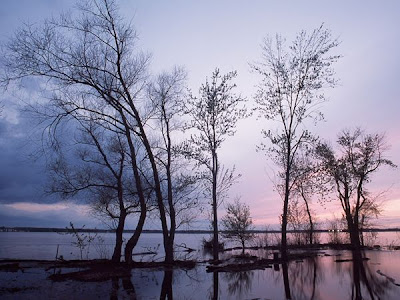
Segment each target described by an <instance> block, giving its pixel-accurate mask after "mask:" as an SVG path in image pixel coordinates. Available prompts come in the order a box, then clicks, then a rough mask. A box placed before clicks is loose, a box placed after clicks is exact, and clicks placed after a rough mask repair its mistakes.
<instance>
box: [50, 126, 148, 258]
mask: <svg viewBox="0 0 400 300" xmlns="http://www.w3.org/2000/svg"><path fill="white" fill-rule="evenodd" d="M79 125H80V127H79V128H78V129H77V130H79V132H80V133H79V134H77V135H76V136H75V139H74V140H72V141H71V143H70V144H68V145H65V144H66V142H63V144H64V146H63V147H58V148H56V149H54V153H53V154H52V157H54V158H53V159H51V160H50V161H49V163H48V168H49V171H50V177H51V180H50V189H49V192H51V193H57V194H60V195H61V196H62V197H63V198H66V199H71V198H73V197H75V196H77V195H78V196H80V197H83V198H87V199H88V203H89V204H90V206H91V209H92V211H93V212H94V214H95V215H97V216H99V217H101V218H102V219H106V220H111V221H112V224H113V227H114V228H115V230H116V239H115V247H114V252H113V255H112V260H113V261H115V262H119V261H120V260H121V250H122V244H123V238H122V234H123V230H124V227H125V221H126V218H127V217H128V215H130V214H133V213H137V212H140V209H139V206H140V205H139V201H138V197H137V192H136V190H135V188H134V185H132V181H133V180H134V179H133V178H132V177H133V175H132V169H131V167H130V164H129V155H128V153H127V148H126V143H125V142H124V139H123V136H121V135H120V134H116V133H114V132H112V131H109V130H105V129H104V128H103V127H101V126H99V125H98V124H96V123H93V122H86V123H83V122H79ZM71 151H72V152H73V155H71V153H68V152H71ZM142 173H145V172H144V171H143V170H142ZM150 192H151V189H150V187H148V193H150ZM138 210H139V211H138Z"/></svg>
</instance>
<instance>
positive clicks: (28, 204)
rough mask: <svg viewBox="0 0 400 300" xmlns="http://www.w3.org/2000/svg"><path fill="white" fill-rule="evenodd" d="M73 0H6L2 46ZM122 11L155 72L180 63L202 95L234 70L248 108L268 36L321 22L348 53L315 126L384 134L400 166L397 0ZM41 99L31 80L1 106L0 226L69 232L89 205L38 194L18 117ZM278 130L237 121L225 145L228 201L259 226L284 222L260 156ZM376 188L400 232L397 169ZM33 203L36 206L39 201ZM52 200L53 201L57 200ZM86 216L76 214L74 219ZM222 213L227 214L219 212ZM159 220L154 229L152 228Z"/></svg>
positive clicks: (143, 5)
mask: <svg viewBox="0 0 400 300" xmlns="http://www.w3.org/2000/svg"><path fill="white" fill-rule="evenodd" d="M72 2H73V1H68V0H64V1H61V0H35V1H30V0H2V1H1V6H0V41H1V43H3V42H4V41H6V40H7V38H8V36H9V35H10V34H12V33H13V32H14V30H15V29H16V28H17V27H18V26H19V25H21V24H22V23H23V22H28V23H34V22H38V21H40V20H42V19H43V18H46V17H49V16H51V14H55V15H57V14H58V13H59V12H61V11H62V10H63V9H68V8H71V7H72ZM118 3H120V7H121V12H122V14H123V15H124V17H126V18H128V19H132V22H133V24H134V25H135V27H136V29H137V31H138V33H139V37H140V46H141V48H142V49H143V50H146V51H149V52H151V53H152V65H151V69H152V71H153V72H159V71H162V70H168V69H170V68H171V67H172V66H174V65H183V66H185V67H186V69H187V70H188V72H189V87H190V88H191V89H192V90H193V91H197V89H198V87H199V86H200V84H201V83H202V82H204V80H205V78H206V76H210V74H211V72H212V71H213V70H214V68H215V67H219V68H221V70H222V72H228V71H231V70H237V71H238V74H239V75H238V78H237V81H236V83H237V85H238V91H240V92H241V94H242V95H243V96H245V97H246V98H248V99H249V102H250V104H251V103H252V101H253V100H252V96H253V95H254V93H255V91H256V87H255V85H256V84H257V83H258V82H259V80H260V78H259V77H258V76H257V75H256V74H252V73H251V72H250V67H249V63H251V62H254V61H257V60H259V59H260V57H261V50H260V44H261V43H262V40H263V38H264V37H265V36H267V35H270V36H273V35H275V33H280V34H282V35H283V36H285V37H287V40H288V42H290V40H291V39H292V38H293V37H294V36H295V34H296V33H297V32H298V31H300V30H301V29H306V30H312V29H314V28H316V27H318V26H320V25H321V24H322V23H324V24H325V26H326V27H327V28H329V29H331V31H332V33H333V35H334V36H337V37H338V38H339V40H340V41H341V44H340V46H339V47H337V49H336V50H335V51H336V52H337V53H340V54H342V55H343V58H342V59H341V60H340V61H339V62H338V63H337V65H336V72H337V78H339V79H340V85H339V86H338V87H337V88H335V89H334V90H327V91H326V95H327V96H328V98H329V99H330V102H328V103H326V104H325V105H324V106H323V108H322V111H323V113H324V114H325V117H326V121H325V122H324V123H319V124H318V125H317V127H316V128H313V129H312V130H314V131H315V132H316V133H318V134H319V135H320V136H321V137H322V138H324V139H326V140H330V141H331V142H332V144H333V143H334V142H335V139H336V135H337V133H338V132H339V131H340V130H341V129H344V128H354V127H355V126H361V127H363V128H365V129H366V130H367V131H368V132H384V133H385V134H386V137H387V140H388V143H389V144H390V145H391V148H390V149H389V151H388V156H389V158H390V159H392V160H393V161H394V162H395V163H396V164H400V131H399V129H400V118H399V116H398V114H399V113H400V99H399V95H400V84H399V75H400V73H399V70H400V59H399V57H398V54H399V53H400V42H399V41H400V19H399V17H398V12H399V11H400V2H399V1H384V2H378V1H351V2H349V1H335V2H321V1H307V2H304V1H296V2H295V3H294V2H289V1H286V2H284V3H281V2H278V1H261V0H259V1H247V2H245V1H233V0H222V1H184V0H180V1H147V0H141V1H128V0H121V1H118ZM37 96H38V87H37V86H36V85H35V83H28V84H27V90H24V91H23V92H21V91H20V92H18V93H15V92H14V91H12V90H8V91H7V92H2V94H0V100H1V101H2V102H3V104H4V105H5V108H4V111H3V115H2V116H1V117H0V151H1V152H0V153H1V154H0V226H1V225H12V226H14V225H29V226H33V225H37V226H66V225H68V223H69V221H70V220H71V221H74V222H75V223H78V224H86V225H87V226H90V225H93V226H95V225H96V224H99V223H98V221H97V220H87V217H86V216H85V214H84V211H85V207H83V206H79V205H65V204H64V203H53V202H58V200H57V199H54V198H53V199H46V198H44V197H43V196H42V193H41V189H42V184H43V176H40V174H42V171H43V170H42V168H41V166H40V163H36V164H32V163H31V162H30V160H29V159H28V158H27V156H26V154H27V153H29V152H30V151H29V150H30V147H29V145H30V143H29V142H27V141H29V139H28V136H29V135H30V133H29V130H28V127H29V121H28V120H24V119H22V118H21V114H20V113H19V108H18V103H20V100H21V99H22V100H26V99H29V98H33V97H37ZM269 126H274V124H272V123H267V122H266V121H264V120H259V121H257V120H255V119H254V118H252V119H249V120H245V121H242V122H240V123H239V125H238V131H237V134H236V135H235V136H234V137H232V138H230V139H228V140H227V141H226V143H225V144H224V145H223V149H222V151H221V154H220V158H221V159H222V161H223V163H224V164H225V165H227V166H232V165H233V164H235V165H236V168H237V170H238V171H239V172H240V173H241V174H243V177H242V179H241V181H240V182H239V183H238V184H237V185H236V186H235V187H234V188H233V189H232V191H231V196H232V197H231V198H233V197H234V196H235V195H241V197H242V200H243V201H245V202H247V203H248V204H249V206H250V209H251V211H252V216H253V218H254V221H255V223H256V224H257V226H260V227H262V226H264V225H265V224H276V223H278V215H279V214H280V213H281V209H282V208H281V206H282V205H281V201H280V200H279V196H278V195H277V194H276V193H275V192H274V191H273V187H272V183H271V178H273V176H274V171H275V170H276V167H275V166H274V165H273V163H272V162H270V161H269V160H268V158H267V157H266V156H265V155H264V154H263V153H256V151H255V148H256V145H257V144H259V143H260V141H261V134H260V131H261V129H262V128H269ZM370 189H371V191H374V192H375V193H378V192H380V191H384V190H388V192H387V193H386V194H385V196H384V197H383V199H384V200H385V202H384V211H383V213H382V217H381V220H380V224H382V226H400V169H399V168H398V169H395V170H390V169H382V170H381V171H380V172H379V174H377V175H376V176H375V177H374V180H373V182H372V183H371V186H370ZM33 203H37V204H33ZM52 203H53V204H52ZM313 209H314V210H316V211H317V212H318V213H319V220H320V221H324V220H325V219H327V218H331V217H332V216H333V215H335V216H336V217H339V216H340V210H339V207H338V206H337V203H336V202H332V203H330V204H329V205H327V206H326V208H321V207H319V206H318V204H317V202H316V203H313ZM78 211H80V213H77V212H78ZM221 213H223V208H222V209H221ZM156 225H157V222H156V221H153V224H150V225H149V226H156Z"/></svg>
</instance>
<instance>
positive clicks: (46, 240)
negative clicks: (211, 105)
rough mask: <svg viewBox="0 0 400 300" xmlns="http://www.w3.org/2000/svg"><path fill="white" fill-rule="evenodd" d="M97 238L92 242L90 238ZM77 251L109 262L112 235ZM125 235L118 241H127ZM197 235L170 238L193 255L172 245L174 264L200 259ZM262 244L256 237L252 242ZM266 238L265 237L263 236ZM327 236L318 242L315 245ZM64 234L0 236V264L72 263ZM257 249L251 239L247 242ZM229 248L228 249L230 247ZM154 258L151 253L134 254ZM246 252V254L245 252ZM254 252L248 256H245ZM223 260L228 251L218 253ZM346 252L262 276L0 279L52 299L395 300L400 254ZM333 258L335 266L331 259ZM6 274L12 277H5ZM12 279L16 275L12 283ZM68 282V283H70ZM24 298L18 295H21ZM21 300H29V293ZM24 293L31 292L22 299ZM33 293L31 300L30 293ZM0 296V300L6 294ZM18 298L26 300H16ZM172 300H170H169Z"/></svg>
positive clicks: (150, 246)
mask: <svg viewBox="0 0 400 300" xmlns="http://www.w3.org/2000/svg"><path fill="white" fill-rule="evenodd" d="M99 236H100V237H101V239H98V237H99ZM99 236H97V237H96V238H95V239H94V241H93V242H92V243H91V245H90V247H89V248H85V249H84V250H83V253H82V255H83V258H87V257H88V258H99V257H103V256H104V257H109V256H110V255H111V253H112V244H113V238H114V237H113V234H101V235H99ZM128 237H129V235H126V236H125V238H128ZM203 238H209V235H203V234H178V235H177V237H176V244H177V245H181V246H186V247H190V248H194V249H196V251H194V252H192V253H190V254H187V253H186V252H184V251H179V249H183V248H182V247H177V252H176V257H177V258H180V259H191V258H197V259H201V258H202V259H204V258H207V257H208V256H207V254H205V253H204V252H203V251H202V250H201V244H202V240H203ZM263 238H265V237H262V236H260V237H259V238H258V239H259V241H258V242H260V241H261V240H262V239H263ZM269 238H270V239H271V240H272V239H273V238H274V237H273V236H270V237H269ZM326 239H329V236H321V240H326ZM161 241H162V240H161V234H150V233H145V234H143V235H142V237H141V240H140V241H139V244H138V246H137V248H136V250H135V253H136V254H137V255H136V256H135V257H134V259H135V260H162V258H163V251H162V245H161ZM73 242H74V239H73V237H72V236H70V235H65V234H57V233H30V232H29V233H26V232H0V259H5V258H18V259H54V258H55V256H56V253H57V248H58V256H60V255H62V256H63V257H64V258H65V259H71V258H79V257H80V251H79V249H78V248H77V247H76V246H74V245H73V244H72V243H73ZM371 242H373V243H374V244H381V245H382V246H386V245H393V244H399V243H398V242H399V240H398V234H397V233H380V234H379V235H378V237H376V238H375V240H373V241H371ZM253 243H257V241H255V242H253ZM230 245H233V244H230ZM144 252H156V254H154V255H147V254H140V253H144ZM249 252H250V251H249ZM253 254H254V253H253ZM223 255H224V256H225V258H226V257H227V256H229V255H231V252H229V253H224V254H223ZM257 255H258V256H262V257H270V256H271V252H268V251H264V252H263V251H259V252H258V253H257ZM353 255H354V254H353V253H352V252H351V251H343V250H341V251H336V250H323V251H321V250H319V251H317V256H315V257H313V258H309V259H302V260H297V261H291V262H290V263H288V265H287V266H285V265H276V266H271V267H270V268H266V269H262V270H251V271H243V272H233V273H228V272H226V273H225V272H220V273H208V272H206V263H201V264H198V265H197V267H195V268H194V269H191V270H182V269H174V270H166V271H165V270H162V269H160V270H154V269H151V270H150V269H133V270H132V273H131V277H130V278H120V279H115V280H109V281H107V282H100V283H99V282H97V283H91V282H90V283H86V282H85V283H84V284H81V285H80V286H78V287H76V288H75V286H74V289H72V290H71V289H68V291H69V292H68V293H69V294H67V295H65V294H62V292H60V291H62V290H63V289H64V288H67V287H68V286H69V287H70V286H71V284H72V283H68V282H67V283H65V282H64V283H51V282H49V281H46V280H41V281H40V282H39V281H38V278H46V276H48V274H42V273H40V272H43V271H39V270H36V271H35V270H33V269H32V270H31V271H30V272H25V273H23V274H22V273H21V274H19V275H18V274H12V275H10V273H1V274H0V281H3V283H4V284H5V285H7V286H12V285H13V284H14V283H15V282H18V281H19V282H21V281H23V282H26V284H27V285H28V284H29V283H31V285H34V286H36V288H37V289H36V291H38V292H37V293H44V294H43V295H45V298H54V297H55V298H57V299H72V298H74V299H129V298H133V295H135V296H134V297H136V299H146V300H147V299H160V296H163V295H165V294H169V295H170V296H171V297H173V298H174V299H249V300H250V299H287V298H288V293H289V295H290V297H291V299H322V300H332V299H388V300H398V299H400V286H399V284H400V251H398V250H397V251H396V250H390V248H383V249H381V250H368V251H364V252H363V253H362V255H363V256H364V257H365V258H368V260H363V261H359V260H358V261H357V262H356V261H355V260H352V258H353ZM338 260H339V261H338ZM13 276H14V277H13ZM18 276H19V277H18ZM74 284H75V283H74ZM24 293H25V294H24ZM24 293H22V294H21V295H22V297H21V299H30V297H31V296H32V293H31V292H30V290H29V289H27V290H26V292H24ZM30 293H31V294H30ZM37 293H36V294H35V295H38V294H37ZM7 295H8V294H3V296H4V297H5V298H4V299H13V298H12V297H13V295H12V294H10V295H9V297H8V296H7ZM24 295H26V298H24ZM170 299H172V298H170Z"/></svg>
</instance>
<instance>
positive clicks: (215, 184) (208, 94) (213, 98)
mask: <svg viewBox="0 0 400 300" xmlns="http://www.w3.org/2000/svg"><path fill="white" fill-rule="evenodd" d="M235 77H236V72H229V73H227V74H225V75H221V74H220V71H219V69H215V71H214V72H213V74H212V76H211V79H210V81H208V80H206V83H205V84H203V85H202V86H201V87H200V90H199V94H200V95H199V97H195V96H193V95H190V97H189V99H188V101H187V105H186V113H187V114H188V115H189V116H190V117H191V118H192V119H191V124H190V126H189V127H190V128H193V129H194V130H195V133H194V134H192V135H191V137H190V141H189V143H188V144H186V148H185V149H184V152H185V155H186V156H189V157H191V158H192V159H194V160H195V161H196V165H197V167H202V168H204V169H205V171H202V172H201V173H200V174H199V176H200V177H201V178H203V179H204V180H205V182H206V183H205V184H206V186H207V187H208V190H209V191H210V195H209V196H211V198H212V201H211V202H212V203H211V206H212V216H213V258H214V261H218V215H217V209H218V204H219V203H220V200H221V198H222V197H223V196H224V193H225V192H226V191H227V189H229V187H230V186H231V185H232V183H233V182H234V181H235V178H237V176H235V174H234V169H232V170H229V169H225V170H224V172H223V173H221V170H222V168H221V165H220V162H219V158H218V150H219V149H220V148H221V145H222V143H223V142H224V141H225V139H226V138H227V137H228V136H232V135H234V134H235V128H236V123H237V122H238V120H240V119H242V118H245V117H246V116H247V113H246V108H245V107H244V106H243V105H242V103H243V102H244V101H245V99H243V98H242V97H241V96H238V95H236V94H235V93H234V92H233V90H234V88H235V87H236V85H235V84H232V83H231V81H232V80H233V79H234V78H235ZM218 192H219V193H218ZM218 198H219V199H218Z"/></svg>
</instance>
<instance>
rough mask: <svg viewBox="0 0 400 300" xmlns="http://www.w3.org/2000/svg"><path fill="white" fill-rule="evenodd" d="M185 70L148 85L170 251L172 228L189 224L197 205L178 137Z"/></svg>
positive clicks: (193, 179)
mask: <svg viewBox="0 0 400 300" xmlns="http://www.w3.org/2000/svg"><path fill="white" fill-rule="evenodd" d="M185 82H186V72H185V70H184V69H182V68H178V67H175V68H174V69H173V70H172V71H171V72H163V73H161V74H160V75H158V76H157V77H156V78H155V80H154V81H153V82H151V83H150V84H149V85H148V90H147V92H148V97H149V99H150V101H151V106H150V109H151V111H153V113H152V118H153V119H154V121H155V126H156V128H158V129H159V133H160V135H159V137H158V140H157V142H155V143H154V145H153V149H155V150H154V156H155V159H156V161H157V165H158V172H159V174H160V183H161V188H162V193H163V198H164V202H165V210H166V214H167V215H168V218H169V222H168V223H169V230H168V232H167V236H166V237H165V239H167V247H168V249H169V250H168V251H169V252H171V253H173V246H174V239H175V231H176V229H177V228H179V227H180V226H182V225H183V224H188V223H190V222H191V221H192V220H193V219H194V217H195V214H192V213H191V211H192V210H193V209H195V208H197V206H198V203H199V201H198V191H197V190H198V182H197V178H196V177H195V176H191V175H189V174H188V172H187V171H188V170H187V167H186V165H187V164H188V162H187V161H182V158H181V157H180V154H179V151H178V148H179V145H178V143H177V141H176V140H177V139H176V138H174V137H175V135H176V134H177V133H179V132H180V131H181V130H182V126H183V122H182V121H181V117H180V115H181V107H182V105H181V103H182V101H183V99H182V98H183V95H184V94H183V90H184V88H185Z"/></svg>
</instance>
